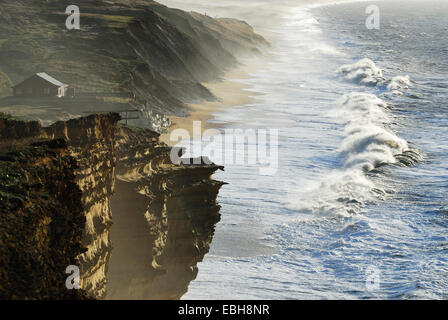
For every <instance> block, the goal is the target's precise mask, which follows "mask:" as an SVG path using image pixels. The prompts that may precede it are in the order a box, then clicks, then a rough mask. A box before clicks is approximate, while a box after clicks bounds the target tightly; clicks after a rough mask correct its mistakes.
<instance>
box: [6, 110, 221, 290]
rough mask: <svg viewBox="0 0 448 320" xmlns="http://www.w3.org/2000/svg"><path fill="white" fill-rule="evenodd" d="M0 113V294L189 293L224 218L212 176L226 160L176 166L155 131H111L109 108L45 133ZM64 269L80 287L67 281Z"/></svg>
mask: <svg viewBox="0 0 448 320" xmlns="http://www.w3.org/2000/svg"><path fill="white" fill-rule="evenodd" d="M0 120H1V121H0V137H1V138H2V140H1V141H2V144H1V145H0V179H1V182H2V183H1V186H0V191H1V197H2V205H1V206H0V213H1V215H0V217H1V219H0V230H2V233H1V237H0V252H2V255H1V261H0V262H1V265H2V267H1V268H0V273H1V275H2V276H1V277H0V297H1V298H3V299H15V298H19V299H21V298H22V299H24V298H30V299H58V298H76V299H84V298H93V299H102V298H105V297H106V292H107V297H108V298H112V299H114V298H123V299H178V298H180V297H181V296H182V295H183V294H184V293H185V292H186V291H187V289H188V285H189V283H190V281H191V280H193V279H194V278H195V277H196V274H197V266H196V264H197V263H198V262H199V261H201V260H202V259H203V257H204V255H205V254H206V253H207V252H208V250H209V246H210V243H211V240H212V238H213V234H214V228H215V225H216V223H217V222H218V221H219V219H220V215H219V209H220V207H219V205H218V204H217V202H216V197H217V195H218V192H219V189H220V187H221V186H222V185H223V183H221V182H218V181H214V180H212V179H211V175H212V174H213V173H214V172H215V171H216V170H218V169H222V167H218V166H215V165H194V166H184V165H176V164H173V163H171V161H170V152H171V148H169V147H168V146H166V145H165V144H162V143H160V142H159V140H158V138H159V135H158V134H157V133H154V132H152V131H149V130H141V129H130V128H127V127H123V128H121V129H120V130H118V127H117V122H118V120H119V117H118V115H116V114H109V115H101V116H99V115H95V116H89V117H87V118H81V119H76V120H70V121H68V122H58V123H56V124H54V125H53V126H51V127H48V128H42V127H40V126H39V124H38V123H37V122H22V121H15V120H2V119H0ZM12 150H15V151H13V152H12ZM112 225H113V226H114V227H113V229H112V232H110V231H111V226H112ZM69 265H74V266H77V267H79V269H80V272H81V273H80V284H81V288H80V290H74V291H73V290H68V288H67V287H66V286H65V278H66V277H67V275H66V274H65V269H66V267H68V266H69ZM42 274H45V275H46V276H45V277H41V276H39V275H42ZM18 279H22V280H20V281H19V280H18Z"/></svg>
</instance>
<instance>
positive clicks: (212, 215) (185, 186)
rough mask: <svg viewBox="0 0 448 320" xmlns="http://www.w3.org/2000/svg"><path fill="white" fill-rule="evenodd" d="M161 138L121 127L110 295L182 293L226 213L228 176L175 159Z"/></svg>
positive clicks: (171, 295)
mask: <svg viewBox="0 0 448 320" xmlns="http://www.w3.org/2000/svg"><path fill="white" fill-rule="evenodd" d="M158 138H159V136H158V134H156V133H154V132H151V131H148V130H138V131H135V130H131V129H129V128H126V127H123V128H121V130H120V133H119V141H118V146H119V147H118V156H119V165H118V168H117V183H116V194H115V196H114V197H113V199H112V210H113V212H114V222H115V224H114V226H113V227H112V231H111V239H112V241H113V242H114V243H115V244H114V251H113V254H112V258H111V265H110V272H109V284H108V295H107V298H109V299H178V298H180V297H182V295H183V294H184V293H186V291H187V289H188V284H189V283H190V281H191V280H193V279H195V278H196V275H197V272H198V270H197V266H196V265H197V263H198V262H200V261H202V259H203V257H204V255H205V254H206V253H208V251H209V246H210V243H211V240H212V238H213V234H214V230H215V225H216V223H217V222H218V221H219V219H220V215H219V209H220V207H219V205H218V204H217V202H216V197H217V195H218V192H219V189H220V187H221V186H222V185H223V183H222V182H218V181H214V180H212V179H211V175H212V174H213V173H214V172H215V171H216V170H218V169H223V167H220V166H216V165H213V164H210V165H208V164H205V163H204V164H201V165H181V164H173V163H172V161H171V159H170V152H171V148H170V147H168V146H167V145H165V144H164V143H160V142H159V139H158ZM179 152H180V150H179ZM114 240H115V241H114Z"/></svg>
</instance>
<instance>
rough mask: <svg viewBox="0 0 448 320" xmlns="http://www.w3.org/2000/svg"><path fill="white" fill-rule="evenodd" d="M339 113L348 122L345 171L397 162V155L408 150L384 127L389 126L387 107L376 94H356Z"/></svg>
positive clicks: (342, 102) (343, 102) (342, 103)
mask: <svg viewBox="0 0 448 320" xmlns="http://www.w3.org/2000/svg"><path fill="white" fill-rule="evenodd" d="M339 105H340V110H339V114H340V115H341V116H343V117H345V119H347V125H346V127H345V139H344V141H343V142H342V146H341V152H342V154H343V156H344V158H345V167H346V168H355V167H356V168H359V169H362V170H364V171H370V170H372V169H374V168H376V167H377V166H379V165H381V164H385V163H395V162H396V160H395V157H394V156H395V155H397V154H401V153H403V151H405V150H407V149H408V144H407V142H406V141H405V140H404V139H402V138H399V137H398V136H397V135H396V134H395V133H393V132H392V131H390V130H388V129H387V127H386V126H385V125H386V124H389V123H390V122H391V121H390V116H389V115H388V114H387V104H386V103H385V102H384V101H383V100H381V99H380V98H378V97H377V96H375V95H373V94H367V93H358V92H353V93H350V94H346V95H344V96H343V97H342V98H341V99H340V101H339Z"/></svg>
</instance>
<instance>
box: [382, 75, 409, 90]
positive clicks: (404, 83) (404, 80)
mask: <svg viewBox="0 0 448 320" xmlns="http://www.w3.org/2000/svg"><path fill="white" fill-rule="evenodd" d="M410 86H411V79H410V78H409V76H396V77H394V78H393V79H392V80H391V81H390V82H389V84H388V85H387V89H389V90H391V91H392V90H403V89H409V87H410Z"/></svg>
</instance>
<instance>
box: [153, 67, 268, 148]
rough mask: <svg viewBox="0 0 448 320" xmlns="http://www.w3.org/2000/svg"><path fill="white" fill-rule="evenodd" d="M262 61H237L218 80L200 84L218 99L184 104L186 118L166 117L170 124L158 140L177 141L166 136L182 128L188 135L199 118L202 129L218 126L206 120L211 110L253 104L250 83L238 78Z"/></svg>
mask: <svg viewBox="0 0 448 320" xmlns="http://www.w3.org/2000/svg"><path fill="white" fill-rule="evenodd" d="M265 61H266V59H264V58H259V59H255V60H251V61H247V60H246V61H241V64H240V65H239V66H237V67H235V68H234V69H232V70H230V71H229V72H227V74H226V75H225V76H224V77H223V79H222V80H219V81H216V82H208V83H202V85H203V86H205V87H206V88H207V89H209V90H210V91H211V92H212V93H213V95H215V96H216V97H217V98H218V101H205V102H204V103H199V104H188V105H187V106H188V108H189V115H188V116H187V117H178V116H170V117H169V118H170V120H171V126H170V127H169V129H168V131H167V132H166V133H164V134H162V136H161V141H163V142H165V143H166V144H168V145H174V144H175V143H177V142H178V141H177V140H176V141H173V142H172V141H170V135H171V133H172V132H173V130H176V129H185V130H187V131H189V132H190V134H191V135H192V130H193V121H202V128H203V130H205V129H208V128H212V127H218V125H215V124H213V123H210V122H209V121H208V120H211V119H213V113H215V112H217V111H219V110H222V109H224V108H229V107H233V106H238V105H245V104H250V103H253V102H254V101H255V100H256V96H257V93H255V92H251V91H250V86H248V85H246V84H244V83H242V81H241V80H244V79H247V78H249V77H250V74H251V73H253V72H255V71H256V70H258V69H259V68H261V67H263V64H264V63H265Z"/></svg>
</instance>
